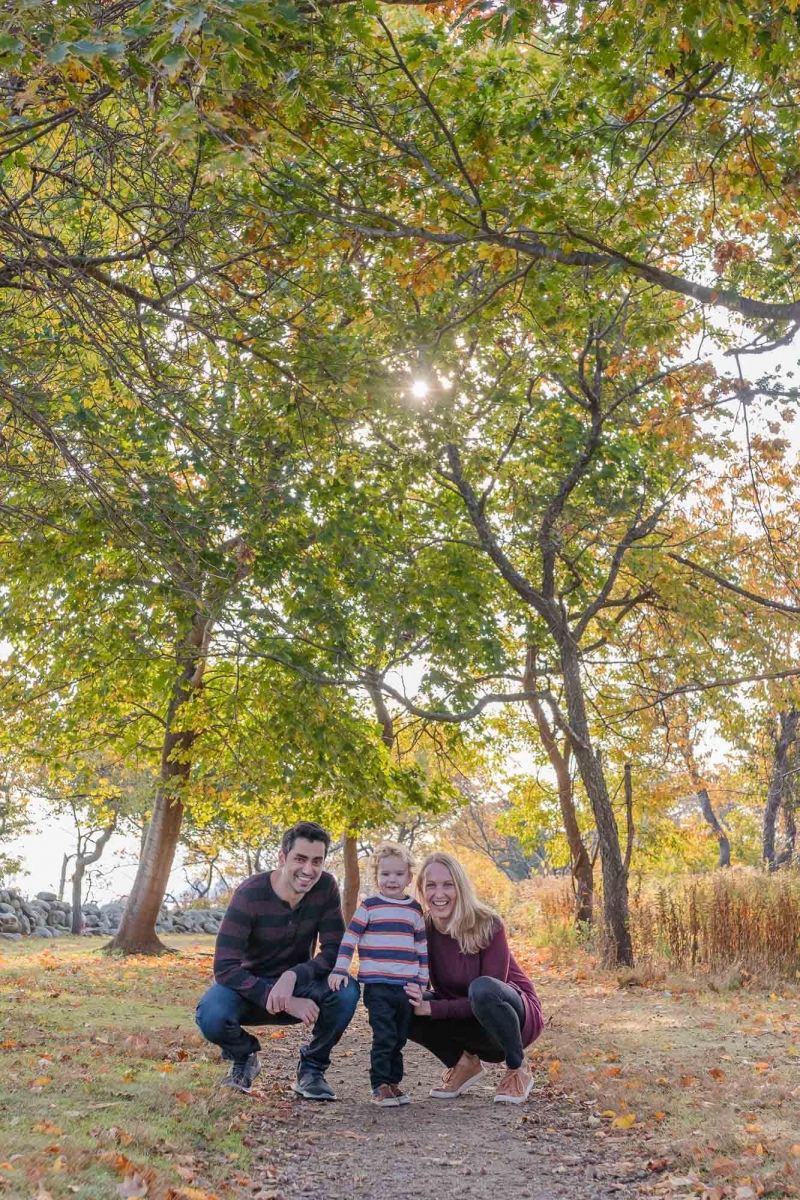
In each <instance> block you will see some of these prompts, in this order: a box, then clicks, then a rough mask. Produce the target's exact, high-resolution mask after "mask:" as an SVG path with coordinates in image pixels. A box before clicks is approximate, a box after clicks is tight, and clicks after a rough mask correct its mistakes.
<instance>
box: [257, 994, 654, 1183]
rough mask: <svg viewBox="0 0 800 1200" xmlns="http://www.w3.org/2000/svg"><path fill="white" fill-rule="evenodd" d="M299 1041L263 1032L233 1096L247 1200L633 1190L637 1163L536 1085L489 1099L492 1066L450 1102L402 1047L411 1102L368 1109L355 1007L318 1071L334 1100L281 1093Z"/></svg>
mask: <svg viewBox="0 0 800 1200" xmlns="http://www.w3.org/2000/svg"><path fill="white" fill-rule="evenodd" d="M300 1040H301V1034H300V1033H299V1032H298V1031H297V1030H295V1029H292V1030H290V1031H288V1032H287V1033H286V1034H285V1036H280V1037H279V1038H275V1039H273V1040H267V1039H266V1038H264V1039H263V1041H264V1047H265V1050H264V1053H263V1055H262V1061H263V1065H264V1070H263V1072H262V1075H261V1076H260V1078H259V1079H258V1081H257V1084H256V1087H255V1088H254V1093H253V1096H252V1097H250V1098H244V1097H243V1098H242V1103H247V1104H249V1105H250V1106H251V1108H250V1115H251V1118H252V1119H251V1122H250V1135H249V1136H248V1139H247V1140H248V1143H249V1145H250V1146H251V1149H252V1151H253V1154H254V1156H255V1160H256V1164H257V1165H256V1169H255V1171H254V1172H253V1185H252V1187H253V1195H254V1196H255V1197H256V1198H257V1200H303V1198H306V1197H311V1196H314V1197H319V1198H320V1200H329V1198H330V1200H332V1198H333V1197H337V1198H341V1197H353V1200H408V1197H411V1196H415V1195H417V1196H439V1197H455V1196H458V1197H465V1198H470V1200H506V1197H508V1198H509V1200H513V1198H515V1197H526V1198H528V1197H530V1198H534V1200H543V1198H544V1197H559V1196H569V1197H571V1198H573V1200H604V1198H606V1197H611V1196H614V1197H620V1198H622V1200H625V1198H626V1197H632V1196H635V1195H638V1194H639V1191H638V1188H637V1186H636V1184H637V1181H638V1180H641V1179H643V1178H644V1177H645V1176H646V1174H647V1172H646V1170H645V1169H644V1167H643V1164H642V1163H640V1162H632V1161H625V1160H624V1157H623V1156H622V1155H621V1154H620V1157H617V1158H615V1153H617V1154H619V1153H620V1152H619V1151H615V1147H614V1145H613V1144H612V1145H609V1144H608V1143H606V1144H604V1146H603V1147H602V1149H600V1148H599V1147H598V1145H597V1142H596V1141H595V1139H594V1137H593V1134H592V1130H591V1129H590V1128H589V1127H588V1125H587V1122H586V1115H585V1110H584V1111H582V1110H581V1109H580V1107H578V1106H570V1105H569V1104H565V1102H564V1100H563V1099H560V1100H556V1099H555V1098H554V1097H553V1096H552V1095H551V1094H550V1092H549V1089H548V1088H547V1087H546V1086H544V1085H541V1086H537V1088H536V1090H535V1091H534V1092H533V1094H532V1096H531V1099H530V1100H529V1101H528V1103H527V1104H525V1105H524V1106H520V1107H517V1106H511V1105H496V1104H492V1094H493V1090H494V1084H495V1082H496V1077H497V1078H499V1074H500V1068H490V1076H489V1079H488V1080H487V1083H486V1084H485V1085H482V1086H478V1087H476V1088H475V1089H474V1090H472V1091H471V1092H468V1093H467V1094H466V1095H465V1096H464V1097H462V1098H460V1099H458V1100H454V1101H443V1100H434V1099H432V1098H431V1097H430V1096H429V1095H428V1090H429V1088H430V1087H431V1086H432V1084H433V1083H434V1082H436V1081H437V1080H438V1078H439V1075H440V1068H439V1066H438V1064H437V1062H436V1061H435V1060H434V1059H433V1057H432V1056H431V1055H429V1054H428V1053H426V1052H425V1051H424V1050H422V1049H421V1048H420V1047H417V1046H409V1047H408V1048H407V1051H406V1079H405V1082H404V1087H405V1088H406V1090H407V1091H408V1092H409V1094H410V1095H411V1097H412V1100H413V1103H412V1104H409V1105H407V1106H404V1107H402V1108H390V1109H375V1108H373V1107H372V1105H371V1104H370V1103H369V1098H368V1097H369V1089H368V1076H367V1068H368V1059H369V1029H368V1027H367V1026H366V1021H365V1020H364V1014H363V1011H362V1010H359V1012H358V1014H357V1016H356V1020H355V1022H354V1024H353V1026H351V1028H350V1030H349V1031H348V1034H347V1035H346V1038H345V1040H344V1042H343V1044H342V1047H341V1049H340V1050H339V1052H338V1054H336V1056H335V1058H334V1061H333V1064H332V1066H331V1069H330V1071H329V1073H328V1079H329V1080H330V1082H331V1083H332V1085H333V1086H334V1087H335V1088H336V1090H337V1092H338V1095H339V1101H338V1103H336V1104H313V1103H309V1102H307V1101H302V1100H299V1099H297V1098H295V1097H294V1096H293V1094H292V1093H291V1091H290V1090H289V1085H290V1084H291V1082H292V1079H293V1077H294V1066H295V1062H296V1056H297V1048H298V1046H299V1044H300ZM620 1158H622V1161H620Z"/></svg>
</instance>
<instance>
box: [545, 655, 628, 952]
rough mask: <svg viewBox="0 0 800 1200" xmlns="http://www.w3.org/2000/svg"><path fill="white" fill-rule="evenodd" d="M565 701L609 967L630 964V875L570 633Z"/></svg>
mask: <svg viewBox="0 0 800 1200" xmlns="http://www.w3.org/2000/svg"><path fill="white" fill-rule="evenodd" d="M559 652H560V658H561V669H562V672H563V680H564V698H565V701H566V707H567V717H568V719H569V725H570V731H571V740H572V752H573V754H574V755H575V761H576V762H577V764H578V770H579V771H580V773H581V780H582V782H583V786H584V787H585V789H586V795H587V796H588V797H589V802H590V804H591V806H592V812H593V813H594V820H595V826H596V828H597V838H598V841H599V843H600V862H601V866H602V872H603V926H604V932H605V942H606V948H605V954H604V957H605V959H606V961H607V962H609V963H610V964H611V965H615V966H632V965H633V943H632V941H631V931H630V918H629V913H628V873H627V871H626V870H625V865H624V863H623V861H622V853H621V850H620V845H619V831H618V829H617V820H616V817H615V816H614V809H613V807H612V804H611V797H610V796H609V794H608V786H607V784H606V780H605V775H604V774H603V768H602V765H601V763H600V760H599V759H598V757H597V755H596V754H595V752H594V748H593V746H592V741H591V736H590V733H589V721H588V718H587V716H586V699H585V697H584V694H583V680H582V678H581V665H580V653H579V650H578V646H577V643H576V642H575V641H574V639H573V638H572V636H571V634H569V633H568V632H566V633H565V634H563V635H562V637H561V638H560V639H559Z"/></svg>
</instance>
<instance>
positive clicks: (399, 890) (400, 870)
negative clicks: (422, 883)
mask: <svg viewBox="0 0 800 1200" xmlns="http://www.w3.org/2000/svg"><path fill="white" fill-rule="evenodd" d="M410 882H411V871H410V870H409V868H408V863H406V862H404V861H403V859H402V858H399V857H397V856H395V855H393V854H392V855H389V856H388V857H386V858H382V859H381V861H380V863H379V864H378V872H377V883H378V890H379V892H380V893H381V895H382V896H387V897H388V898H389V899H390V900H399V899H400V897H401V896H403V895H404V894H405V891H406V888H407V887H408V885H409V883H410Z"/></svg>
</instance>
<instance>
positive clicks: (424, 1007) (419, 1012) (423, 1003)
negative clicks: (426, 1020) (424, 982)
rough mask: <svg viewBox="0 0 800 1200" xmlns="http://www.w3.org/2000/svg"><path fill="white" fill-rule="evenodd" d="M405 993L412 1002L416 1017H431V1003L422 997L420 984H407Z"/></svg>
mask: <svg viewBox="0 0 800 1200" xmlns="http://www.w3.org/2000/svg"><path fill="white" fill-rule="evenodd" d="M405 993H406V995H407V996H408V998H409V1000H410V1001H411V1007H412V1008H413V1009H414V1014H415V1015H416V1016H418V1017H429V1016H430V1015H431V1002H430V1000H426V999H425V997H424V996H423V995H422V988H421V987H420V986H419V984H418V983H407V984H406V986H405Z"/></svg>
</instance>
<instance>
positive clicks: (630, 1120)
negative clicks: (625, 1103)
mask: <svg viewBox="0 0 800 1200" xmlns="http://www.w3.org/2000/svg"><path fill="white" fill-rule="evenodd" d="M635 1121H636V1113H632V1112H629V1113H625V1116H624V1117H615V1118H614V1120H613V1121H612V1122H611V1125H612V1128H614V1129H630V1127H631V1125H633V1124H634V1123H635Z"/></svg>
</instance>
